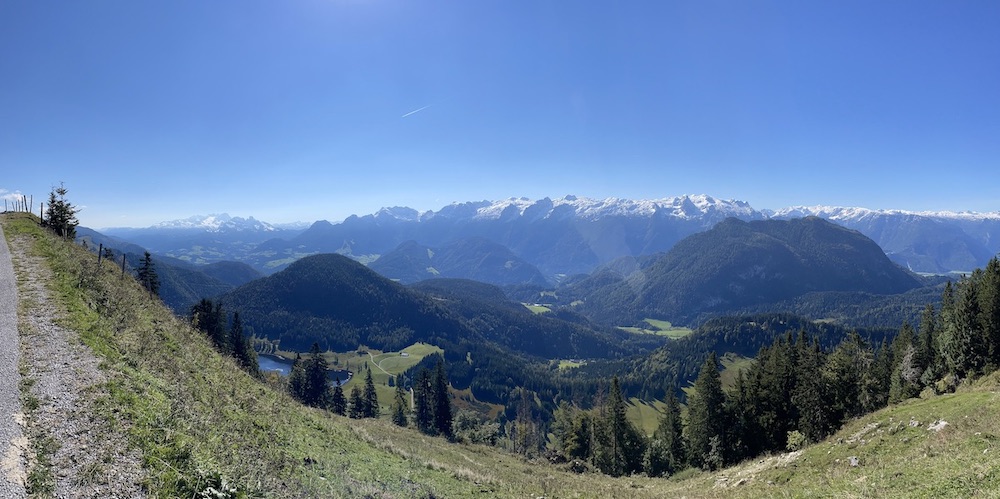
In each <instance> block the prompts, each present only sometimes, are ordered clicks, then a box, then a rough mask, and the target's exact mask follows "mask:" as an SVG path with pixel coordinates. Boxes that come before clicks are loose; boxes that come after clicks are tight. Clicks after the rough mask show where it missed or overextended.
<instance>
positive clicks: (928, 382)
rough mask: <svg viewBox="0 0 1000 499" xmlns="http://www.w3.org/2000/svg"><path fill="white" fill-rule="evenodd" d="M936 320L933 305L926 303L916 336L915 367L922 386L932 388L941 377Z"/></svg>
mask: <svg viewBox="0 0 1000 499" xmlns="http://www.w3.org/2000/svg"><path fill="white" fill-rule="evenodd" d="M937 330H938V320H937V315H935V313H934V305H933V304H931V303H928V304H927V306H925V307H924V311H923V312H922V313H921V314H920V333H919V335H918V336H917V362H916V363H917V366H918V368H919V369H920V383H921V385H922V386H925V387H926V386H932V385H933V384H934V382H935V381H937V380H938V377H939V376H940V375H941V355H940V353H939V351H938V348H937V345H938V343H937Z"/></svg>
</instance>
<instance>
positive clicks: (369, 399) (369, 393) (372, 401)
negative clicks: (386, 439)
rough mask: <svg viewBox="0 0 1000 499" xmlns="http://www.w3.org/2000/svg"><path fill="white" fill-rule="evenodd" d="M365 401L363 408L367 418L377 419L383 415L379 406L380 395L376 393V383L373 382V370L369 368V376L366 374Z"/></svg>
mask: <svg viewBox="0 0 1000 499" xmlns="http://www.w3.org/2000/svg"><path fill="white" fill-rule="evenodd" d="M363 397H364V401H363V404H364V405H363V406H362V411H361V412H362V414H363V416H364V417H366V418H377V417H379V415H380V414H381V412H382V411H381V409H380V408H379V406H378V393H376V392H375V383H374V382H373V381H372V370H371V368H370V367H369V368H368V372H367V374H365V391H364V394H363Z"/></svg>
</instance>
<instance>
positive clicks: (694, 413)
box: [688, 352, 726, 469]
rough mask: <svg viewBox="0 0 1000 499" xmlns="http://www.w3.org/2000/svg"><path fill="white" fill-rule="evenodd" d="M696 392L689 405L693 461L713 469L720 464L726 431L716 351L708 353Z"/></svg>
mask: <svg viewBox="0 0 1000 499" xmlns="http://www.w3.org/2000/svg"><path fill="white" fill-rule="evenodd" d="M694 391H695V393H694V394H693V395H692V396H691V398H690V401H689V404H688V421H689V422H688V443H689V444H690V452H691V453H690V458H691V461H692V464H694V465H695V466H699V467H702V468H705V469H715V468H717V467H718V466H720V465H721V464H722V462H720V461H724V459H720V458H724V456H719V455H718V454H719V453H720V452H721V448H722V444H724V442H722V439H723V435H724V433H725V419H724V418H725V414H724V412H723V407H724V404H725V400H726V397H725V394H724V393H723V392H722V380H721V378H720V375H719V366H718V360H717V359H716V356H715V352H710V353H709V355H708V358H707V359H705V363H704V364H702V367H701V371H699V373H698V378H697V379H696V380H695V382H694Z"/></svg>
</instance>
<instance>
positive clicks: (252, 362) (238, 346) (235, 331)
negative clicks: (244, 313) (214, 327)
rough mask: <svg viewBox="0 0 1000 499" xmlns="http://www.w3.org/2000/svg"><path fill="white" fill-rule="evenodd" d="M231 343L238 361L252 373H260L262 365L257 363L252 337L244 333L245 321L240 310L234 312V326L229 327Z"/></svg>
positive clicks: (233, 353)
mask: <svg viewBox="0 0 1000 499" xmlns="http://www.w3.org/2000/svg"><path fill="white" fill-rule="evenodd" d="M229 344H230V345H231V348H232V355H233V358H234V359H235V360H236V363H237V364H239V365H240V367H242V368H243V369H244V370H246V371H247V372H249V373H250V374H254V375H258V374H259V373H260V366H259V364H257V352H256V351H254V349H253V343H252V342H251V341H250V338H247V337H246V336H244V335H243V321H241V320H240V314H239V312H233V321H232V326H230V328H229Z"/></svg>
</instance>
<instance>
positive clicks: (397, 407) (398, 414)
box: [392, 381, 410, 426]
mask: <svg viewBox="0 0 1000 499" xmlns="http://www.w3.org/2000/svg"><path fill="white" fill-rule="evenodd" d="M406 398H407V397H406V390H405V389H404V388H403V384H402V383H400V382H399V381H397V382H396V397H395V398H394V399H393V401H392V422H393V423H396V424H397V425H399V426H406V423H407V419H408V418H407V417H406V415H407V414H408V413H409V412H410V410H409V409H410V404H409V403H408V402H407V400H406Z"/></svg>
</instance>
